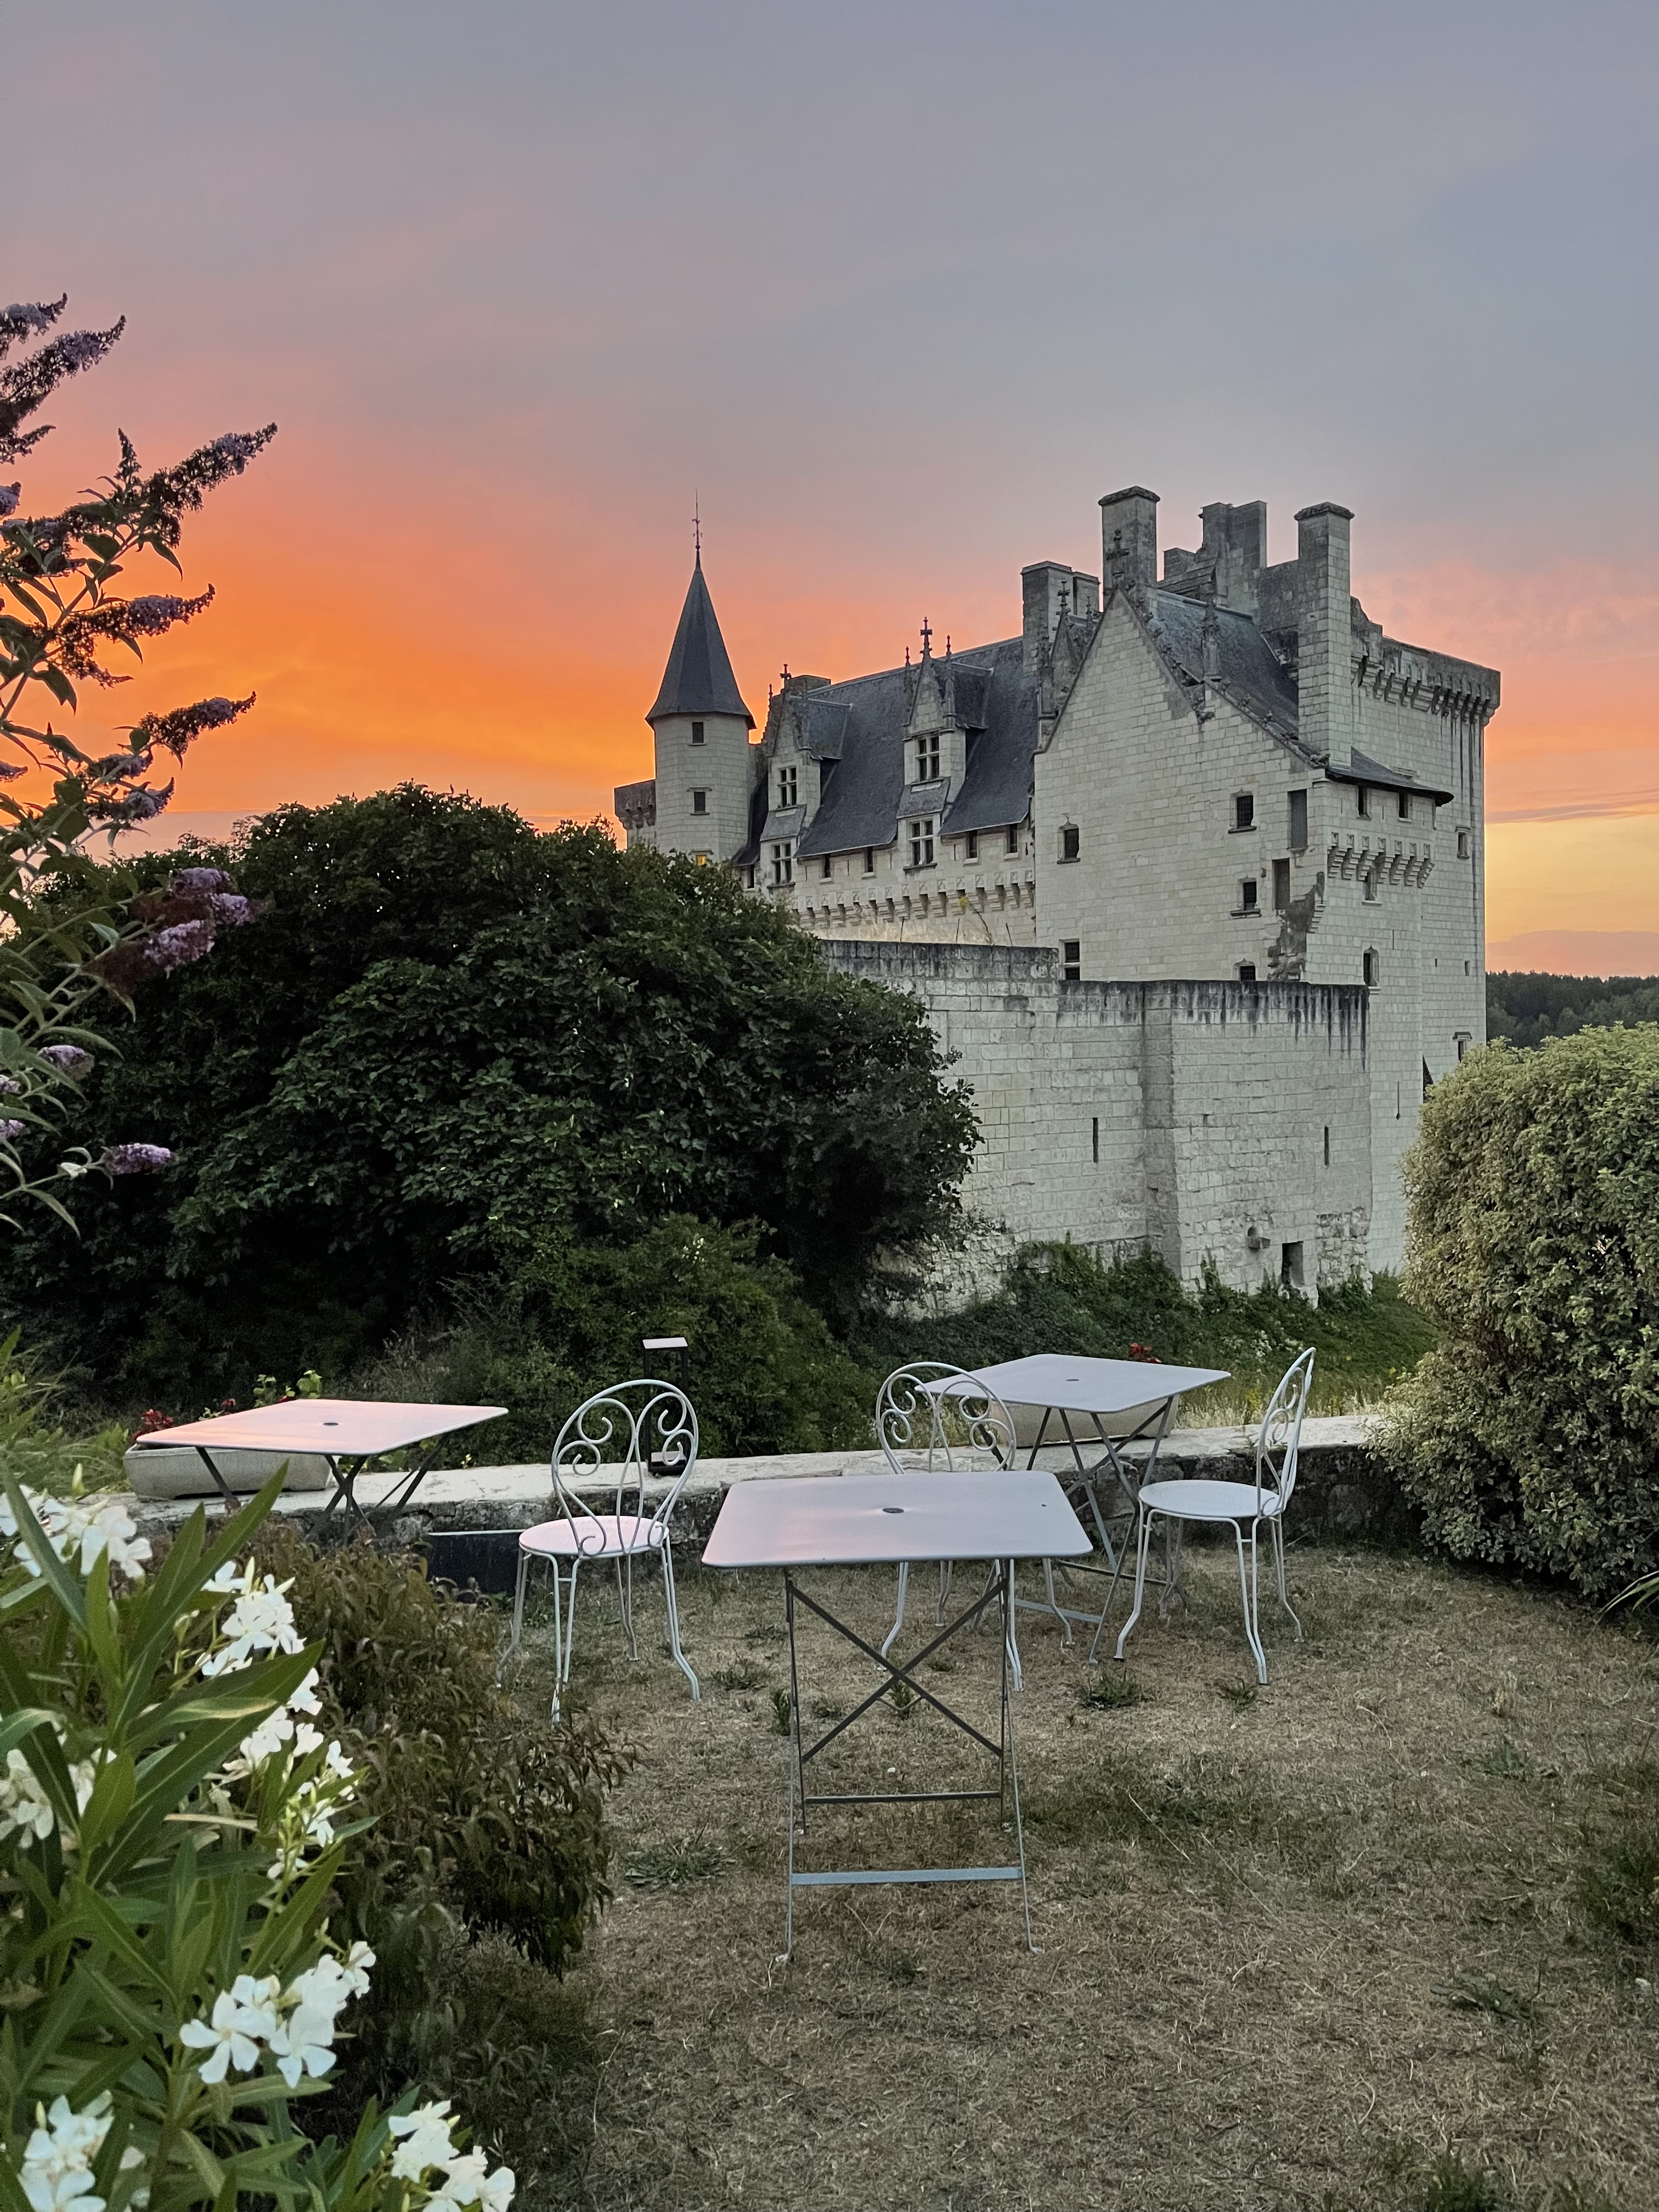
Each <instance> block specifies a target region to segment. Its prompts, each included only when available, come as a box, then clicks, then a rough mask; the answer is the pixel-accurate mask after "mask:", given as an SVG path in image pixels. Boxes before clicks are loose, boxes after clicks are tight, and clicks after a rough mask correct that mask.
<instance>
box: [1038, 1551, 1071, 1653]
mask: <svg viewBox="0 0 1659 2212" xmlns="http://www.w3.org/2000/svg"><path fill="white" fill-rule="evenodd" d="M1042 1587H1043V1589H1044V1590H1045V1592H1046V1593H1047V1595H1048V1610H1049V1612H1050V1613H1053V1615H1054V1619H1055V1620H1057V1621H1058V1622H1059V1623H1060V1628H1061V1631H1062V1632H1063V1633H1064V1635H1065V1638H1066V1643H1067V1644H1070V1643H1071V1640H1072V1624H1071V1622H1070V1621H1069V1620H1066V1615H1065V1614H1064V1613H1062V1612H1061V1611H1060V1600H1059V1599H1058V1598H1057V1597H1056V1596H1055V1595H1054V1561H1053V1560H1052V1559H1045V1560H1044V1561H1043V1562H1042Z"/></svg>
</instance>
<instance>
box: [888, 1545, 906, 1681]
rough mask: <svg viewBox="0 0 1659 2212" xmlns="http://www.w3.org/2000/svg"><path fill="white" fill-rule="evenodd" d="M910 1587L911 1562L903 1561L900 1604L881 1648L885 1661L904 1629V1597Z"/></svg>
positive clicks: (900, 1576)
mask: <svg viewBox="0 0 1659 2212" xmlns="http://www.w3.org/2000/svg"><path fill="white" fill-rule="evenodd" d="M909 1587H910V1567H909V1562H908V1560H901V1561H900V1562H899V1571H898V1603H897V1606H896V1607H895V1610H894V1613H893V1625H892V1626H891V1627H890V1629H889V1630H888V1632H887V1635H886V1638H885V1640H884V1643H883V1644H882V1647H881V1656H882V1657H883V1658H885V1657H886V1656H887V1655H888V1653H889V1652H890V1650H892V1648H893V1646H894V1644H896V1643H897V1642H898V1632H899V1631H900V1629H901V1628H902V1627H903V1626H904V1597H905V1593H906V1591H907V1590H908V1589H909Z"/></svg>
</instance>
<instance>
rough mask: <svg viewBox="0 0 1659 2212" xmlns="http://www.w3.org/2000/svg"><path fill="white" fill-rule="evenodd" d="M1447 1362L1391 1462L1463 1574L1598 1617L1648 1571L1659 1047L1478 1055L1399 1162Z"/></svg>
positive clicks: (1656, 1431)
mask: <svg viewBox="0 0 1659 2212" xmlns="http://www.w3.org/2000/svg"><path fill="white" fill-rule="evenodd" d="M1406 1188H1407V1202H1408V1205H1409V1208H1410V1231H1409V1246H1408V1249H1409V1255H1410V1256H1409V1261H1408V1265H1407V1273H1406V1288H1407V1294H1408V1296H1410V1297H1412V1298H1413V1301H1414V1302H1415V1303H1416V1304H1418V1305H1419V1307H1420V1308H1421V1309H1422V1310H1423V1311H1424V1312H1425V1314H1426V1315H1427V1316H1429V1318H1430V1319H1431V1321H1432V1322H1436V1323H1437V1324H1438V1326H1439V1328H1440V1329H1441V1331H1442V1342H1441V1343H1440V1345H1439V1346H1437V1348H1436V1349H1435V1350H1433V1351H1431V1352H1430V1353H1429V1354H1428V1355H1427V1357H1426V1358H1425V1359H1424V1360H1423V1362H1422V1364H1421V1365H1420V1366H1419V1368H1418V1370H1417V1371H1416V1373H1415V1374H1414V1375H1413V1376H1412V1377H1411V1378H1410V1379H1409V1380H1408V1381H1407V1383H1404V1384H1403V1385H1402V1386H1401V1389H1399V1390H1398V1391H1397V1392H1396V1393H1395V1396H1394V1398H1393V1399H1392V1401H1390V1406H1389V1414H1388V1419H1387V1423H1386V1429H1385V1434H1386V1438H1387V1449H1388V1452H1389V1457H1390V1459H1391V1461H1392V1462H1393V1465H1394V1468H1395V1473H1396V1474H1397V1476H1398V1479H1399V1480H1400V1482H1401V1486H1402V1488H1403V1489H1404V1490H1405V1491H1406V1492H1407V1495H1408V1496H1409V1497H1411V1498H1413V1499H1414V1500H1415V1501H1416V1502H1417V1504H1419V1506H1420V1507H1421V1508H1422V1511H1423V1516H1424V1528H1425V1534H1426V1535H1427V1536H1428V1538H1429V1540H1430V1541H1431V1542H1433V1543H1436V1544H1437V1545H1439V1546H1440V1547H1443V1549H1444V1550H1445V1551H1447V1552H1449V1553H1450V1554H1451V1555H1452V1556H1453V1557H1454V1558H1455V1559H1484V1560H1489V1561H1491V1562H1492V1563H1493V1564H1495V1565H1505V1566H1514V1567H1521V1568H1525V1569H1530V1570H1534V1571H1540V1572H1543V1573H1547V1574H1550V1575H1555V1576H1560V1577H1565V1579H1567V1580H1568V1581H1570V1582H1571V1583H1574V1584H1575V1585H1576V1586H1577V1588H1578V1589H1581V1590H1583V1591H1584V1592H1585V1593H1586V1594H1587V1595H1589V1596H1592V1597H1605V1596H1607V1595H1611V1594H1613V1593H1614V1592H1616V1591H1618V1590H1620V1589H1622V1588H1623V1587H1624V1586H1625V1585H1626V1583H1629V1582H1630V1581H1631V1580H1632V1577H1636V1576H1638V1575H1640V1574H1644V1573H1651V1572H1652V1571H1654V1570H1655V1568H1656V1567H1659V1027H1655V1026H1653V1025H1651V1024H1643V1025H1642V1026H1641V1027H1639V1028H1636V1029H1622V1028H1621V1029H1610V1030H1586V1031H1584V1032H1583V1033H1582V1034H1581V1035H1579V1036H1574V1037H1564V1038H1560V1039H1559V1040H1557V1041H1555V1042H1552V1043H1549V1044H1547V1045H1545V1046H1544V1047H1543V1048H1541V1049H1540V1050H1538V1051H1535V1052H1527V1053H1520V1052H1516V1051H1513V1050H1511V1049H1510V1048H1509V1047H1507V1046H1505V1045H1502V1044H1498V1045H1493V1046H1491V1047H1489V1048H1487V1049H1486V1051H1485V1052H1480V1053H1477V1054H1474V1055H1473V1056H1472V1057H1471V1058H1470V1059H1469V1060H1466V1061H1465V1062H1464V1063H1463V1065H1462V1066H1461V1067H1460V1068H1458V1069H1457V1070H1456V1071H1455V1073H1453V1074H1451V1075H1449V1077H1447V1079H1445V1080H1444V1081H1443V1083H1440V1084H1437V1085H1436V1086H1435V1088H1434V1090H1433V1091H1431V1093H1430V1094H1429V1096H1428V1097H1427V1098H1426V1099H1425V1102H1424V1106H1423V1121H1422V1128H1421V1133H1420V1134H1419V1139H1418V1142H1417V1144H1416V1146H1414V1147H1413V1151H1412V1152H1411V1153H1410V1154H1409V1155H1408V1157H1407V1163H1406Z"/></svg>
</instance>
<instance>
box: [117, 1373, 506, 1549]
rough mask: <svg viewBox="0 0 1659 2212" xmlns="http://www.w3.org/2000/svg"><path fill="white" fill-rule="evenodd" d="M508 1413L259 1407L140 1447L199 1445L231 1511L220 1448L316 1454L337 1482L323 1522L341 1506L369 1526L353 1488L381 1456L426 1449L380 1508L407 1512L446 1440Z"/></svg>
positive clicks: (323, 1403) (368, 1402) (362, 1403)
mask: <svg viewBox="0 0 1659 2212" xmlns="http://www.w3.org/2000/svg"><path fill="white" fill-rule="evenodd" d="M506 1411H507V1407H505V1406H406V1405H396V1404H392V1403H389V1402H387V1401H385V1400H379V1399H360V1398H289V1399H287V1400H285V1401H283V1404H281V1405H280V1406H253V1407H250V1408H249V1409H248V1411H247V1412H246V1413H218V1414H216V1415H215V1416H214V1417H213V1418H212V1419H210V1420H206V1421H185V1422H184V1423H182V1424H181V1425H179V1427H178V1428H176V1429H152V1430H151V1431H150V1432H149V1435H148V1436H144V1437H140V1438H139V1439H138V1442H139V1444H140V1445H141V1446H143V1445H148V1444H173V1445H178V1444H190V1445H193V1446H194V1447H195V1449H196V1453H197V1457H198V1458H199V1459H200V1460H201V1462H202V1464H203V1466H204V1467H205V1468H206V1469H207V1471H208V1473H209V1474H210V1475H211V1476H212V1477H213V1480H214V1481H215V1482H216V1484H217V1485H218V1486H219V1488H220V1490H221V1491H222V1492H223V1494H224V1498H225V1499H226V1510H229V1508H230V1507H231V1506H232V1505H234V1504H238V1503H239V1502H240V1501H239V1500H238V1498H237V1496H236V1493H235V1492H234V1491H233V1490H232V1488H231V1486H230V1485H229V1484H228V1482H227V1481H226V1480H225V1479H224V1476H223V1475H222V1474H221V1473H220V1471H219V1469H218V1468H216V1466H215V1465H214V1462H213V1454H214V1451H215V1449H216V1448H223V1447H227V1446H229V1445H233V1444H234V1446H235V1447H236V1449H238V1450H239V1451H267V1452H270V1454H271V1455H273V1457H279V1456H283V1455H288V1454H290V1453H295V1452H315V1453H317V1454H319V1455H320V1456H321V1457H323V1458H325V1459H326V1460H327V1462H328V1466H329V1472H330V1474H331V1475H332V1476H333V1478H334V1495H333V1496H332V1497H331V1498H330V1499H329V1501H328V1504H326V1505H325V1507H324V1509H323V1520H324V1521H325V1522H326V1521H327V1520H328V1518H329V1516H330V1515H331V1513H332V1512H333V1510H334V1509H335V1507H336V1506H337V1505H338V1504H341V1503H343V1504H344V1505H345V1508H346V1510H347V1511H348V1512H349V1513H355V1514H356V1516H357V1518H358V1520H359V1521H361V1522H367V1521H368V1515H367V1514H366V1513H365V1512H364V1511H363V1509H362V1506H361V1505H360V1504H358V1503H357V1499H356V1494H355V1491H354V1485H355V1484H356V1480H357V1477H358V1476H359V1475H360V1474H362V1471H363V1468H365V1467H366V1466H367V1465H368V1462H369V1461H370V1460H372V1459H378V1458H379V1457H380V1454H381V1453H382V1452H392V1451H404V1450H407V1449H409V1448H410V1446H411V1445H414V1444H425V1445H426V1446H427V1449H426V1450H425V1451H424V1452H423V1453H422V1455H420V1456H419V1458H418V1459H417V1461H416V1465H415V1468H414V1469H413V1471H412V1472H411V1473H410V1476H409V1480H408V1481H407V1482H406V1483H405V1484H404V1487H403V1488H402V1489H401V1490H395V1489H394V1491H393V1492H392V1495H391V1496H389V1497H387V1498H381V1499H380V1500H379V1503H380V1504H382V1505H389V1506H390V1507H391V1508H392V1510H393V1512H401V1511H402V1510H403V1508H404V1506H405V1505H407V1504H408V1503H409V1501H410V1498H413V1496H414V1495H415V1492H416V1491H417V1490H418V1489H419V1488H420V1486H421V1485H422V1482H423V1481H424V1480H426V1477H427V1476H428V1474H430V1472H431V1470H432V1465H433V1462H434V1461H435V1459H436V1458H437V1456H438V1447H439V1444H440V1443H441V1441H442V1439H443V1438H444V1437H448V1436H453V1433H454V1432H455V1431H456V1430H457V1429H470V1428H472V1427H474V1426H475V1425H477V1423H478V1422H480V1421H495V1420H499V1419H501V1415H502V1414H503V1413H506Z"/></svg>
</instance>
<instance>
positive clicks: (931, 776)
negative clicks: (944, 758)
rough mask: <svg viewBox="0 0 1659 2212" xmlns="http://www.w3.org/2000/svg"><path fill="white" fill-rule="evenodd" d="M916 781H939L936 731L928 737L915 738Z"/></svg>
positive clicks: (937, 736)
mask: <svg viewBox="0 0 1659 2212" xmlns="http://www.w3.org/2000/svg"><path fill="white" fill-rule="evenodd" d="M916 781H917V782H918V783H937V782H938V781H939V735H938V732H934V734H933V736H932V737H930V738H917V739H916Z"/></svg>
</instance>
